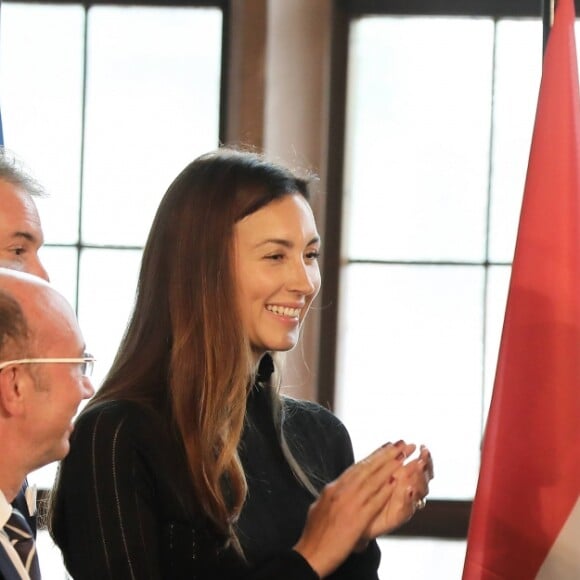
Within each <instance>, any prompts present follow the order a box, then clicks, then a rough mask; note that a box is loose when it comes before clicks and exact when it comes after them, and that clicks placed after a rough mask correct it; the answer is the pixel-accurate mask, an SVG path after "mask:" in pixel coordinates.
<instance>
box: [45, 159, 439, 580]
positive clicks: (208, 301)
mask: <svg viewBox="0 0 580 580" xmlns="http://www.w3.org/2000/svg"><path fill="white" fill-rule="evenodd" d="M308 199H309V191H308V182H307V180H305V179H302V178H300V177H298V176H296V175H294V174H293V173H291V172H290V171H288V170H287V169H285V168H283V167H280V166H278V165H274V164H272V163H269V162H267V161H266V160H265V159H263V158H262V157H260V156H258V155H255V154H251V153H245V152H238V151H233V150H228V149H222V150H219V151H216V152H213V153H209V154H207V155H203V156H201V157H199V158H198V159H196V160H195V161H193V162H192V163H190V164H189V165H188V166H187V167H186V168H185V169H184V170H183V171H182V172H181V173H180V175H179V176H178V177H177V178H176V179H175V181H174V182H173V183H172V184H171V186H170V187H169V189H168V191H167V193H166V194H165V196H164V197H163V199H162V201H161V204H160V206H159V209H158V211H157V214H156V216H155V219H154V221H153V225H152V228H151V232H150V234H149V238H148V241H147V244H146V247H145V251H144V254H143V261H142V265H141V273H140V276H139V283H138V292H137V299H136V303H135V308H134V311H133V314H132V317H131V320H130V323H129V326H128V329H127V332H126V335H125V338H124V339H123V342H122V343H121V346H120V349H119V351H118V354H117V358H116V360H115V363H114V364H113V367H112V369H111V371H110V373H109V375H108V377H107V378H106V379H105V382H104V384H103V386H102V387H101V389H100V391H99V392H98V394H97V395H96V396H95V397H94V399H93V400H92V401H91V403H90V404H89V405H88V406H87V408H86V409H85V410H84V411H83V412H82V413H81V415H80V417H79V419H78V421H77V423H76V427H75V431H74V433H73V436H72V438H71V453H70V454H69V456H68V457H67V459H66V460H65V461H64V462H63V463H62V466H61V470H60V475H59V479H58V481H57V484H56V488H55V491H54V494H53V504H52V510H51V512H52V513H51V523H52V533H53V536H54V538H55V540H56V542H57V544H58V545H59V546H60V548H61V549H62V551H63V554H64V558H65V563H66V565H67V567H68V569H69V571H70V572H71V574H72V576H73V577H74V578H80V579H88V578H95V579H96V578H98V579H99V580H102V578H107V577H108V578H129V577H133V578H171V579H172V580H176V579H180V578H184V579H185V578H188V579H191V578H197V579H208V580H209V579H215V578H228V579H238V578H239V579H242V578H243V579H246V580H250V579H251V580H258V579H260V580H265V579H271V578H277V579H278V580H284V579H288V580H294V579H296V580H298V579H299V580H308V579H312V580H315V579H317V578H332V579H334V580H339V579H342V580H355V579H356V580H371V579H372V580H375V579H376V578H377V568H378V565H379V559H380V554H379V550H378V547H377V544H376V542H375V538H376V537H377V536H378V535H380V534H383V533H386V532H388V531H390V530H392V529H393V528H395V527H397V526H398V525H400V524H401V523H403V522H404V521H406V520H407V519H408V518H409V517H410V516H411V515H412V514H413V512H414V511H415V509H420V507H421V506H422V505H423V504H422V502H421V500H422V499H423V498H424V496H425V495H426V494H427V492H428V483H429V480H430V479H431V478H432V461H431V458H430V454H429V452H428V450H427V449H426V448H422V449H421V450H420V452H419V453H418V455H417V457H416V458H415V459H413V460H412V461H406V458H407V457H408V456H409V454H411V453H412V452H413V451H414V450H415V445H413V444H407V443H405V442H404V441H399V442H397V443H395V444H391V443H388V444H385V445H383V446H382V447H381V448H379V449H378V450H377V451H376V452H374V453H373V454H372V455H371V456H369V457H368V458H367V459H366V460H364V461H362V462H360V463H357V464H352V462H353V454H352V448H351V444H350V439H349V436H348V433H347V432H346V429H345V428H344V426H343V425H342V424H341V423H340V421H339V420H338V419H337V418H336V417H335V416H334V415H332V414H331V413H330V412H329V411H327V410H326V409H324V408H322V407H320V406H318V405H316V404H314V403H310V402H306V401H296V400H292V399H289V398H284V397H281V396H280V394H279V385H280V380H279V377H278V375H277V372H276V362H275V359H276V356H277V355H276V353H278V352H280V351H287V350H289V349H291V348H293V347H294V346H295V345H296V343H297V341H298V338H299V332H300V326H301V324H302V322H303V320H304V318H305V316H306V315H307V313H308V308H309V307H310V304H311V303H312V301H313V299H314V298H315V296H316V294H317V292H318V290H319V288H320V273H319V269H318V263H317V258H318V253H319V244H320V240H319V235H318V232H317V228H316V224H315V221H314V217H313V215H312V211H311V209H310V206H309V203H308ZM79 527H82V528H83V529H84V530H85V533H83V534H78V533H76V530H78V529H79Z"/></svg>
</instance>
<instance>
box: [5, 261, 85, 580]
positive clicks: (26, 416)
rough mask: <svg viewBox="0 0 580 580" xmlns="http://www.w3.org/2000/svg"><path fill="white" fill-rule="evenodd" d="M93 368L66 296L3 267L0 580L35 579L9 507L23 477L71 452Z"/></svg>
mask: <svg viewBox="0 0 580 580" xmlns="http://www.w3.org/2000/svg"><path fill="white" fill-rule="evenodd" d="M93 362H94V359H93V357H92V356H91V355H88V354H87V353H86V352H85V344H84V340H83V337H82V333H81V331H80V329H79V326H78V322H77V320H76V317H75V315H74V312H73V310H72V308H71V307H70V305H69V304H68V302H67V301H66V300H65V298H64V297H63V296H62V295H61V294H59V293H58V292H57V291H56V290H55V289H54V288H53V287H51V286H50V284H48V283H47V282H45V281H44V280H41V279H40V278H38V277H36V276H31V275H29V274H24V273H20V272H15V271H13V270H9V269H5V268H0V578H4V579H5V580H8V579H18V580H20V579H22V580H29V579H30V580H37V579H39V578H40V571H39V568H38V559H37V557H36V555H35V548H34V539H33V535H34V534H33V533H32V531H31V529H30V527H28V525H27V523H26V519H25V518H24V517H23V515H22V513H21V512H20V510H19V509H17V508H15V507H13V505H11V503H10V502H13V500H14V499H15V498H16V496H17V494H18V493H19V490H21V488H22V485H23V482H24V480H25V478H26V475H27V474H28V473H30V472H31V471H32V470H34V469H38V468H39V467H41V466H43V465H46V464H47V463H50V462H52V461H57V460H60V459H62V458H63V457H64V456H65V455H66V454H67V453H68V450H69V436H70V434H71V431H72V428H73V427H72V419H73V417H74V415H75V414H76V412H77V409H78V406H79V404H80V402H81V401H82V400H83V399H87V398H89V397H90V396H92V394H93V392H94V390H93V386H92V384H91V382H90V379H89V378H88V376H89V374H90V371H91V369H92V364H93Z"/></svg>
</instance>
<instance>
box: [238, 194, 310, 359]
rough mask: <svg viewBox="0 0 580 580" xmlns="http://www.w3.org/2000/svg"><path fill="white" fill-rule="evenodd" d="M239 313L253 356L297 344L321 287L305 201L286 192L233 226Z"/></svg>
mask: <svg viewBox="0 0 580 580" xmlns="http://www.w3.org/2000/svg"><path fill="white" fill-rule="evenodd" d="M234 243H235V248H236V282H237V288H238V300H239V305H238V306H239V308H240V314H241V316H242V320H243V323H244V327H245V329H246V333H247V336H248V339H249V341H250V344H251V346H252V351H253V352H254V355H255V358H256V360H259V359H260V358H261V356H262V355H263V354H264V353H265V352H266V351H269V350H271V351H286V350H289V349H291V348H293V347H294V346H296V343H297V342H298V335H299V331H300V325H301V324H302V321H303V320H304V318H305V317H306V315H307V314H308V309H309V308H310V305H311V304H312V301H313V300H314V298H315V297H316V295H317V294H318V291H319V290H320V269H319V267H318V256H319V253H320V250H319V247H320V237H319V235H318V232H317V230H316V224H315V223H314V216H313V215H312V210H311V208H310V205H309V204H308V202H307V201H306V199H304V197H303V196H302V195H301V194H299V193H296V194H291V195H285V196H284V197H282V198H281V199H278V200H276V201H273V202H271V203H269V204H268V205H266V206H265V207H263V208H261V209H259V210H258V211H256V212H254V213H252V214H250V215H248V216H246V217H245V218H243V219H242V220H240V221H239V222H238V223H237V224H236V226H235V228H234Z"/></svg>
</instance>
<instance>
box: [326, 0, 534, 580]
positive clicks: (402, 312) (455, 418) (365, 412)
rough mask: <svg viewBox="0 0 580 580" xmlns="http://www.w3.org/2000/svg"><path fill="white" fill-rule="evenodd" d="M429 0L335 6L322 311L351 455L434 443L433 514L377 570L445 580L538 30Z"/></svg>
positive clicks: (469, 467) (514, 201) (457, 542)
mask: <svg viewBox="0 0 580 580" xmlns="http://www.w3.org/2000/svg"><path fill="white" fill-rule="evenodd" d="M430 4H431V5H430ZM432 4H433V3H428V2H421V1H416V2H406V3H398V2H389V1H386V0H385V1H382V2H381V1H374V2H372V1H368V2H347V1H345V2H338V3H337V6H338V9H337V14H338V18H337V25H336V37H337V40H336V41H335V47H334V57H335V62H334V63H333V70H334V71H335V74H334V79H333V91H334V92H333V103H334V105H333V106H334V110H333V111H332V112H331V120H332V125H331V128H330V132H331V142H332V143H335V144H336V143H343V144H344V145H343V147H342V148H341V147H334V149H333V151H332V156H331V158H330V159H329V198H328V204H327V227H326V231H327V240H326V247H325V261H326V264H327V268H328V269H327V273H326V274H325V276H326V278H325V280H326V282H325V286H326V287H325V288H323V292H324V294H323V297H322V302H323V304H324V305H325V306H327V305H336V304H338V308H335V309H334V311H333V309H332V308H327V309H326V312H324V311H323V315H322V327H321V334H322V336H325V337H329V336H337V337H338V338H337V339H336V341H333V340H329V341H328V343H329V344H327V345H326V346H324V345H322V350H321V359H320V368H321V390H322V398H323V400H330V401H332V402H334V408H335V411H336V412H337V414H338V415H339V416H340V417H341V418H342V419H343V420H344V421H345V423H346V424H347V426H348V428H349V431H350V433H351V436H352V438H353V443H354V446H355V452H356V455H357V456H358V457H362V456H364V455H365V454H367V453H369V452H370V451H372V450H373V449H374V448H375V447H376V446H378V445H379V444H381V443H383V442H384V441H389V440H391V441H394V440H397V439H399V438H405V439H407V440H411V441H415V442H418V443H423V442H424V443H427V444H428V445H429V447H430V448H431V450H432V452H433V454H434V457H435V460H436V464H435V469H436V479H435V480H434V481H433V483H432V486H431V498H433V500H435V501H433V502H432V504H431V505H432V507H433V508H436V509H431V512H430V513H427V512H428V511H429V509H428V510H425V512H422V513H421V514H420V518H417V517H416V518H415V519H418V520H419V521H418V522H417V523H414V524H413V526H412V530H411V529H403V530H402V531H401V536H400V537H389V538H388V539H387V538H385V539H382V540H381V548H382V551H383V564H384V568H383V574H385V575H387V573H388V575H395V576H397V575H400V576H401V577H403V576H404V577H405V578H426V577H429V578H434V579H435V578H441V579H448V578H459V577H460V575H461V570H462V566H463V558H464V554H465V540H464V539H460V537H461V535H464V532H463V534H457V533H456V527H455V524H454V523H453V521H452V520H453V518H452V517H450V516H449V514H450V513H451V512H453V511H454V509H455V506H460V507H461V508H462V511H461V514H460V518H461V521H462V525H463V527H465V524H466V516H467V515H468V509H469V504H470V500H471V499H472V498H473V494H474V492H475V487H476V483H477V476H478V470H479V459H478V458H479V446H480V442H481V437H482V433H483V427H484V424H485V419H486V415H487V408H488V405H489V400H490V396H491V390H492V386H493V379H494V372H495V363H496V357H497V351H498V346H499V340H500V334H501V326H502V323H503V313H504V307H505V299H506V294H507V287H508V283H509V273H510V264H511V259H512V254H513V249H514V242H515V236H516V229H517V222H518V218H519V209H520V203H521V198H522V194H523V188H524V180H525V173H526V169H527V157H528V153H529V146H530V139H531V134H532V127H533V120H534V114H535V108H536V100H537V93H538V88H539V81H540V75H541V58H542V39H543V35H542V23H541V19H540V14H536V15H535V17H532V16H533V10H534V9H535V10H538V8H537V7H535V6H530V7H528V8H524V7H520V8H518V11H519V12H516V11H515V10H514V9H513V7H512V8H510V7H509V6H505V5H504V6H503V7H500V6H499V5H498V3H495V2H475V3H467V2H466V3H464V4H465V9H464V10H463V9H461V8H458V7H457V3H456V2H454V3H451V2H449V3H446V2H439V3H436V4H437V6H435V7H433V6H432ZM446 5H448V6H446ZM510 10H511V12H510ZM524 10H526V12H524ZM344 71H346V73H345V72H344ZM333 226H334V227H333ZM333 248H335V251H334V253H333ZM335 268H336V270H337V272H338V274H337V276H335V278H334V280H333V279H332V272H333V270H334V269H335ZM329 274H330V275H329ZM329 278H330V280H329ZM437 500H439V501H437ZM433 504H435V505H433ZM428 505H429V504H428ZM441 506H444V507H445V510H447V511H445V510H442V509H440V508H441ZM421 522H423V525H420V524H421ZM460 527H461V526H460ZM435 528H437V529H438V531H436V532H434V533H433V534H432V535H434V536H439V538H438V539H434V538H430V539H427V538H417V537H415V538H410V537H409V535H415V536H428V535H431V532H430V531H427V530H433V529H435ZM451 528H453V530H454V531H450V530H451ZM458 538H459V539H458ZM417 553H421V554H422V557H421V558H420V559H417V558H416V557H413V556H415V555H416V554H417Z"/></svg>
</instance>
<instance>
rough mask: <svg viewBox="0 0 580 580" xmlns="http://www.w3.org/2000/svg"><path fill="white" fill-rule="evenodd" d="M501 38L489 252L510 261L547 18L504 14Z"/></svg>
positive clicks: (518, 213) (494, 128)
mask: <svg viewBox="0 0 580 580" xmlns="http://www.w3.org/2000/svg"><path fill="white" fill-rule="evenodd" d="M496 42H497V47H496V79H495V94H494V113H493V150H492V153H493V157H492V163H493V171H492V178H491V184H492V187H491V200H490V204H491V205H490V228H489V229H490V232H489V257H490V260H491V261H504V262H511V260H512V258H513V253H514V247H515V241H516V233H517V227H518V221H519V217H520V209H521V204H522V196H523V193H524V182H525V178H526V171H527V167H528V157H529V154H530V143H531V137H532V128H533V123H534V116H535V113H536V104H537V99H538V89H539V86H540V75H541V65H542V24H541V22H540V21H539V20H537V19H536V20H502V21H500V22H499V23H498V25H497V40H496Z"/></svg>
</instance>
